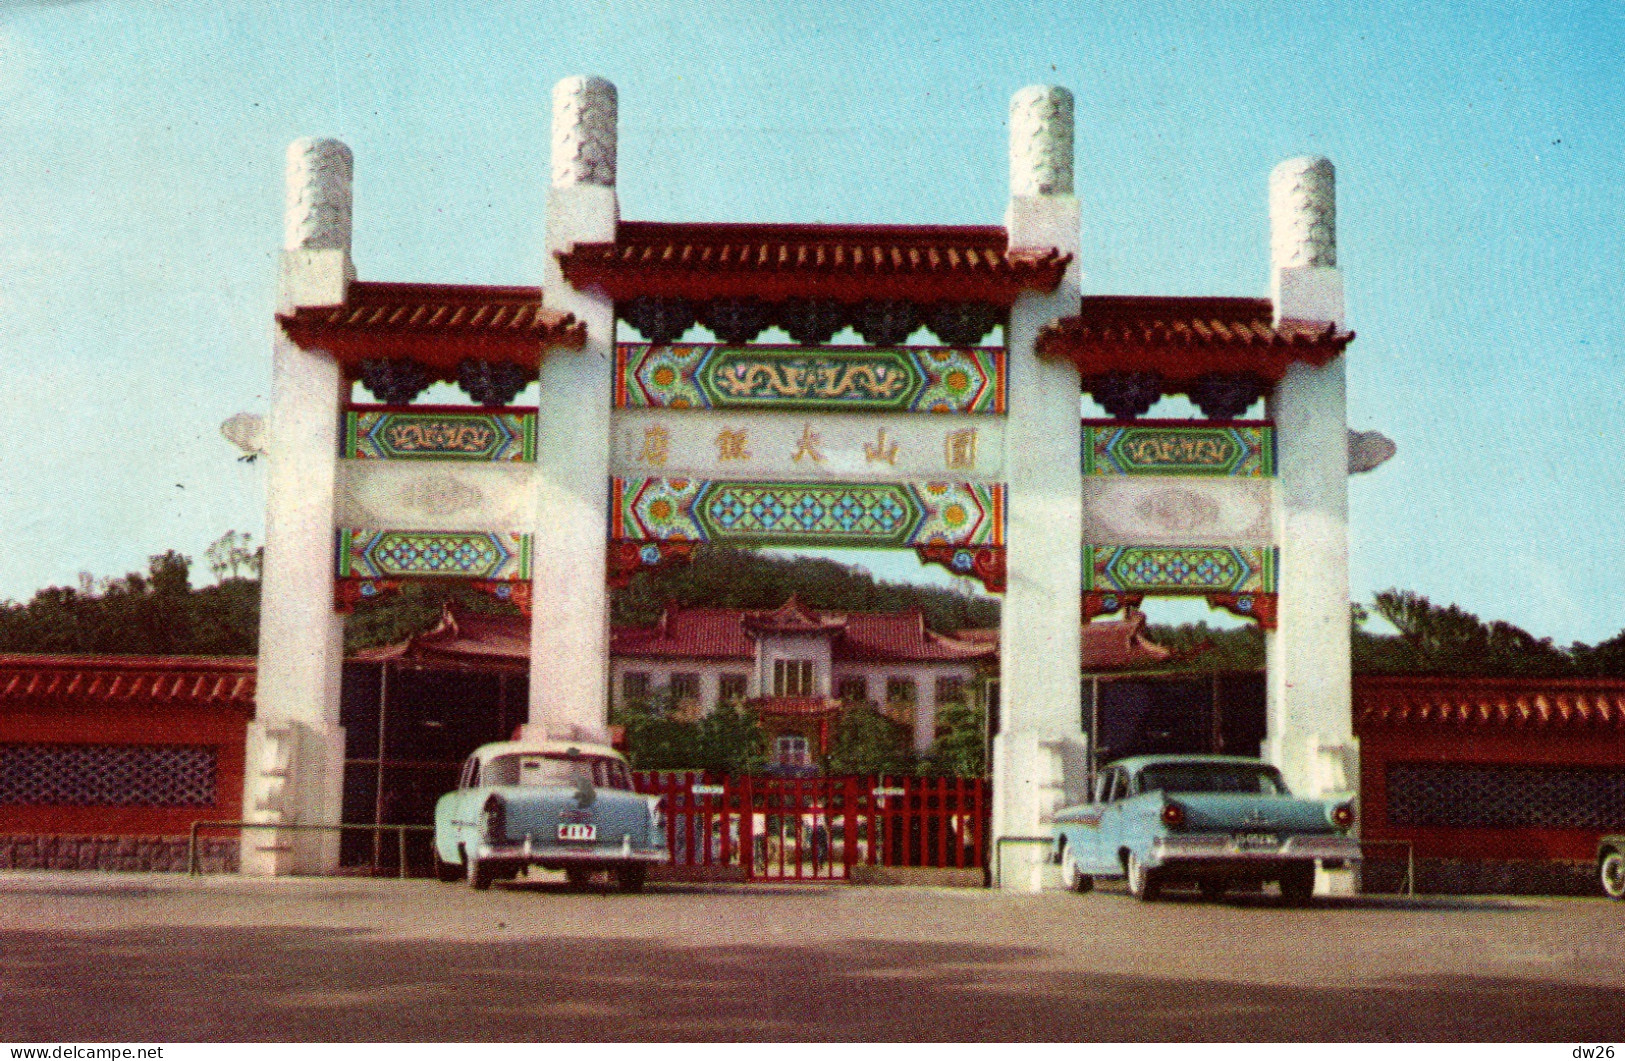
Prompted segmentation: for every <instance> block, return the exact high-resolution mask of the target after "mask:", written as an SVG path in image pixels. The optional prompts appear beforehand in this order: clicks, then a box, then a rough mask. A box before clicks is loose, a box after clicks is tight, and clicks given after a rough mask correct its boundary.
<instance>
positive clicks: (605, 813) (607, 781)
mask: <svg viewBox="0 0 1625 1061" xmlns="http://www.w3.org/2000/svg"><path fill="white" fill-rule="evenodd" d="M434 855H435V873H436V875H437V876H438V877H439V878H440V879H441V880H443V881H446V882H448V883H449V882H452V881H456V880H459V879H464V880H467V881H468V883H469V884H470V885H471V886H473V887H475V888H479V889H485V888H489V887H490V886H491V882H492V881H495V880H510V879H512V878H514V877H516V876H518V875H519V874H520V873H521V872H523V871H524V869H525V868H526V867H527V866H541V867H542V868H544V869H555V870H556V869H562V870H564V871H565V874H566V875H567V877H568V879H569V881H570V884H571V886H572V887H576V888H581V887H584V886H585V885H586V884H587V882H588V881H589V879H590V878H591V876H592V874H593V873H595V872H597V871H599V870H609V871H611V872H612V873H613V874H614V875H615V880H616V883H617V884H618V885H619V886H620V888H621V890H622V891H637V890H638V889H639V888H641V887H643V881H644V878H645V876H646V875H647V871H648V867H649V865H650V864H651V863H656V862H663V861H665V859H666V826H665V822H664V821H663V818H662V814H661V809H660V798H659V797H658V796H645V795H639V794H638V793H637V792H634V791H633V789H632V774H631V771H630V770H628V768H627V765H626V760H625V759H623V758H622V757H621V755H620V753H619V752H617V751H615V750H614V749H613V748H607V747H605V746H603V745H599V744H583V743H579V742H566V741H503V742H500V743H496V744H486V745H483V746H482V747H480V748H479V749H478V750H477V751H475V752H474V754H473V755H470V756H469V757H468V761H467V762H465V763H464V764H463V773H462V777H461V779H460V780H459V781H458V784H457V790H456V791H455V792H448V793H446V794H445V795H444V796H441V797H440V801H439V802H438V803H437V804H435V810H434Z"/></svg>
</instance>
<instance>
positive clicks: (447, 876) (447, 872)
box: [434, 847, 463, 884]
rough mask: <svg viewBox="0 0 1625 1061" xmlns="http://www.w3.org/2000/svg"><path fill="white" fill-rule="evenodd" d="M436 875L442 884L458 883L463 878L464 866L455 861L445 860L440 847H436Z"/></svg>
mask: <svg viewBox="0 0 1625 1061" xmlns="http://www.w3.org/2000/svg"><path fill="white" fill-rule="evenodd" d="M434 876H435V879H436V880H438V881H439V882H440V883H442V884H456V883H457V882H458V881H460V880H462V879H463V867H462V866H459V865H458V864H457V863H455V862H443V861H441V858H440V849H439V848H438V847H437V848H435V849H434Z"/></svg>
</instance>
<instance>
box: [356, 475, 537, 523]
mask: <svg viewBox="0 0 1625 1061" xmlns="http://www.w3.org/2000/svg"><path fill="white" fill-rule="evenodd" d="M336 508H337V511H336V517H337V520H336V522H337V525H338V526H340V527H387V528H389V529H390V530H444V531H515V532H520V533H529V532H530V531H532V530H533V529H535V521H536V485H535V471H534V470H533V469H532V467H531V466H530V465H527V464H511V463H494V462H493V463H489V464H471V463H466V462H462V461H380V460H346V461H339V469H338V504H337V506H336Z"/></svg>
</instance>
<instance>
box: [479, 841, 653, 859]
mask: <svg viewBox="0 0 1625 1061" xmlns="http://www.w3.org/2000/svg"><path fill="white" fill-rule="evenodd" d="M479 857H480V858H486V859H490V860H491V861H493V862H529V863H543V862H547V863H560V864H562V863H566V862H591V863H597V864H602V863H612V862H664V861H666V849H665V848H664V847H633V846H632V845H631V844H630V843H619V844H594V843H570V844H534V843H517V844H481V845H480V847H479Z"/></svg>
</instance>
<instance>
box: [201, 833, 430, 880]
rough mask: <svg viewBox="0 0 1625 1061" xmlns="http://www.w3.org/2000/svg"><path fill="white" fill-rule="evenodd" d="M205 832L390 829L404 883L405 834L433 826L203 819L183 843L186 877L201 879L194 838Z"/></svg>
mask: <svg viewBox="0 0 1625 1061" xmlns="http://www.w3.org/2000/svg"><path fill="white" fill-rule="evenodd" d="M204 829H269V830H271V831H272V832H322V831H336V832H338V833H339V834H340V835H341V836H342V835H343V832H344V830H346V829H360V830H362V831H363V832H370V833H383V832H388V831H390V830H391V829H393V830H394V831H395V837H396V840H397V843H398V849H399V852H400V873H399V876H400V878H401V879H402V880H404V879H406V876H407V873H406V834H407V833H409V832H410V833H432V832H434V826H432V825H372V824H347V823H344V822H340V823H337V824H333V825H320V824H305V823H299V824H284V823H277V822H243V821H219V820H217V819H214V818H205V819H202V820H199V821H195V822H193V823H192V828H191V833H190V835H189V836H188V838H187V841H186V872H187V874H188V875H189V876H193V877H199V876H202V875H203V868H202V865H201V863H200V860H199V859H198V853H197V838H198V833H200V832H202V831H203V830H204Z"/></svg>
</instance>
